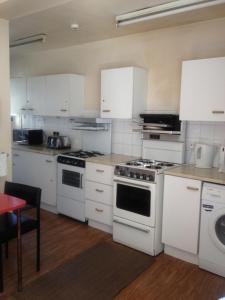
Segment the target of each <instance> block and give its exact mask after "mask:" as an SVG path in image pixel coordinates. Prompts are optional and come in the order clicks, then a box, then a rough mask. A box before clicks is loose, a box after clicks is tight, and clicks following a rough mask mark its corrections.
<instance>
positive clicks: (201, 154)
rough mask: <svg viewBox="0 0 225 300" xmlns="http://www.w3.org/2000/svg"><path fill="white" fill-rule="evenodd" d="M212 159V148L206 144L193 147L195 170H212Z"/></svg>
mask: <svg viewBox="0 0 225 300" xmlns="http://www.w3.org/2000/svg"><path fill="white" fill-rule="evenodd" d="M213 159H214V146H213V145H207V144H196V145H195V166H196V167H197V168H212V166H213Z"/></svg>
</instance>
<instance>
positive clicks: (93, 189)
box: [85, 181, 113, 205]
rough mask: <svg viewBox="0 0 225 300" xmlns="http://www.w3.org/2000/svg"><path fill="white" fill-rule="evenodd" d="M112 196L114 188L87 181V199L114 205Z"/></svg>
mask: <svg viewBox="0 0 225 300" xmlns="http://www.w3.org/2000/svg"><path fill="white" fill-rule="evenodd" d="M112 194H113V187H112V186H110V185H106V184H102V183H97V182H93V181H86V185H85V198H87V199H89V200H93V201H97V202H101V203H103V204H108V205H112Z"/></svg>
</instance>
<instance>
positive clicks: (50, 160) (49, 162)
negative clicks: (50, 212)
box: [39, 155, 56, 206]
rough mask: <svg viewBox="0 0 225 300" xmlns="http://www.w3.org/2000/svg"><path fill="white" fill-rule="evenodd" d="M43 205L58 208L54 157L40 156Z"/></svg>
mask: <svg viewBox="0 0 225 300" xmlns="http://www.w3.org/2000/svg"><path fill="white" fill-rule="evenodd" d="M39 162H40V166H41V174H39V176H40V178H41V187H42V203H45V204H47V205H52V206H56V160H55V157H54V156H50V155H40V158H39Z"/></svg>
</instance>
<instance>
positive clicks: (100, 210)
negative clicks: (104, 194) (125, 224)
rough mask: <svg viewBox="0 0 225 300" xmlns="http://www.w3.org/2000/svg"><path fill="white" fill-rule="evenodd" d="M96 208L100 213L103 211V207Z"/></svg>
mask: <svg viewBox="0 0 225 300" xmlns="http://www.w3.org/2000/svg"><path fill="white" fill-rule="evenodd" d="M95 210H96V211H97V212H100V213H102V212H103V209H99V208H96V209H95Z"/></svg>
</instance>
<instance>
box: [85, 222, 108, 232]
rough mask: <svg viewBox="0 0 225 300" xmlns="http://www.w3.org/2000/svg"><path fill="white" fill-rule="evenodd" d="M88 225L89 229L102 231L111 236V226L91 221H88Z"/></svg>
mask: <svg viewBox="0 0 225 300" xmlns="http://www.w3.org/2000/svg"><path fill="white" fill-rule="evenodd" d="M88 225H89V226H91V227H94V228H96V229H99V230H102V231H105V232H108V233H110V234H112V226H109V225H106V224H103V223H99V222H96V221H93V220H88Z"/></svg>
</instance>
